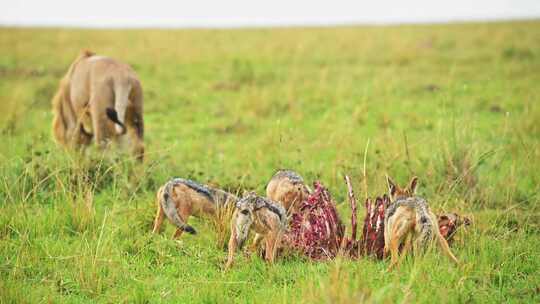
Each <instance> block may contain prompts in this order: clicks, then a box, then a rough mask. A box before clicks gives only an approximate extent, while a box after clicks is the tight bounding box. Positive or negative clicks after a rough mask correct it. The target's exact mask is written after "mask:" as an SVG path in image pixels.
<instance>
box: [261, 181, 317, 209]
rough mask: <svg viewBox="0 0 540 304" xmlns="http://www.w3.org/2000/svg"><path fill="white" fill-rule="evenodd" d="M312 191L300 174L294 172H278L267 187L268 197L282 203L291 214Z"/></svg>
mask: <svg viewBox="0 0 540 304" xmlns="http://www.w3.org/2000/svg"><path fill="white" fill-rule="evenodd" d="M310 192H311V191H310V190H309V188H308V187H307V186H306V184H305V183H304V179H303V178H302V176H300V174H298V173H296V172H294V171H292V170H278V171H277V172H276V173H275V174H274V176H272V179H270V181H269V182H268V185H267V186H266V197H268V198H269V199H271V200H273V201H275V202H278V203H280V204H281V205H282V206H283V207H284V208H285V210H286V211H287V212H288V213H289V214H291V213H294V211H296V209H297V208H298V207H299V205H300V204H301V203H302V202H303V201H304V200H305V199H306V198H307V197H308V196H309V193H310Z"/></svg>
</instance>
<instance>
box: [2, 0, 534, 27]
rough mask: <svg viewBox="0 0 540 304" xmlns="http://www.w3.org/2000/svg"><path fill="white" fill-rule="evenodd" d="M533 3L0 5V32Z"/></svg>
mask: <svg viewBox="0 0 540 304" xmlns="http://www.w3.org/2000/svg"><path fill="white" fill-rule="evenodd" d="M538 18H540V1H536V0H513V1H512V0H492V1H489V0H476V1H472V2H471V1H468V0H456V1H451V2H450V1H448V2H440V3H437V2H436V1H430V0H410V1H407V2H406V3H402V2H395V1H390V0H380V1H377V2H376V3H359V2H357V1H352V0H336V1H332V2H327V3H312V2H311V1H309V2H308V1H307V0H297V1H295V2H289V1H284V0H276V1H272V2H266V3H256V2H255V1H249V0H233V1H228V2H226V3H225V2H223V3H221V2H213V1H211V0H199V1H197V2H192V3H177V2H172V1H165V0H155V1H152V2H144V3H133V2H124V1H105V0H94V1H92V2H78V1H69V0H53V1H49V2H46V1H38V0H15V1H11V2H5V3H1V4H0V26H15V27H69V28H249V27H293V26H300V27H304V26H306V27H310V26H317V27H318V26H354V25H393V24H433V23H461V22H493V21H514V20H535V19H538Z"/></svg>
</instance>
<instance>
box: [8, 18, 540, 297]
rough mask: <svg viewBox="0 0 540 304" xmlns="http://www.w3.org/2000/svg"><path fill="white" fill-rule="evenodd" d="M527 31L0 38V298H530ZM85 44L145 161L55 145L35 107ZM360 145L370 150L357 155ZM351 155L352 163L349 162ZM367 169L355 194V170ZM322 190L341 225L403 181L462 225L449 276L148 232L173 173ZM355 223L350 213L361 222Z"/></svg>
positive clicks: (534, 208)
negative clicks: (231, 263) (108, 63)
mask: <svg viewBox="0 0 540 304" xmlns="http://www.w3.org/2000/svg"><path fill="white" fill-rule="evenodd" d="M539 37H540V22H537V21H530V22H514V23H488V24H483V23H478V24H456V25H432V26H399V27H343V28H313V29H250V30H248V29H246V30H175V31H172V30H130V31H119V30H64V29H41V30H37V29H11V28H0V79H1V81H0V113H1V114H0V142H1V144H0V166H1V167H0V170H1V171H0V302H1V303H12V302H22V303H24V302H26V303H40V302H52V303H60V302H68V303H71V302H75V303H78V302H91V303H93V302H106V303H117V302H129V303H134V302H135V303H145V302H150V303H155V302H165V303H170V302H177V303H229V302H237V303H252V302H254V303H270V302H277V303H298V302H306V303H310V302H329V303H358V302H359V301H371V302H385V303H394V302H413V303H414V302H451V303H453V302H481V303H482V302H483V303H495V302H532V303H538V302H540V275H539V273H540V272H539V269H540V237H538V233H539V232H540V227H539V222H540V208H539V201H540V193H539V189H540V187H539V185H540V173H539V172H540V123H539V122H540V73H539V71H540V38H539ZM83 48H89V49H92V50H94V51H96V52H98V53H100V54H107V55H110V56H113V57H116V58H120V59H122V60H123V61H126V62H128V63H129V64H131V65H132V66H133V67H134V68H135V69H136V71H137V72H138V74H139V76H140V78H141V79H142V82H143V85H144V89H145V123H146V131H147V132H146V138H145V142H146V147H147V152H148V154H147V156H148V157H147V159H146V161H145V164H144V165H142V166H138V165H134V164H133V163H132V162H131V161H128V160H121V159H122V155H121V154H119V153H113V155H111V156H107V157H105V158H103V159H102V158H100V157H99V155H97V153H95V152H94V153H90V155H89V157H88V158H87V159H80V158H78V157H77V156H76V155H75V156H74V155H69V154H66V153H65V152H63V151H61V150H60V149H59V148H57V147H56V146H55V144H54V143H53V141H52V137H51V134H50V125H51V120H52V115H51V113H50V100H51V98H52V95H53V94H54V91H55V89H56V87H57V84H58V81H59V79H60V78H61V77H62V75H63V73H64V72H65V70H66V69H67V67H68V66H69V64H70V63H71V61H72V60H73V59H74V58H75V56H76V55H77V54H78V52H79V50H80V49H83ZM368 143H369V144H368ZM366 147H367V155H365V154H364V153H365V151H366ZM364 158H366V160H367V162H366V176H367V180H366V185H367V189H366V188H365V187H364V180H363V173H364V172H363V166H364ZM284 167H287V168H292V169H295V170H297V171H298V172H300V173H301V174H302V175H303V176H304V177H305V178H306V179H307V180H308V181H313V180H316V179H320V180H321V181H322V182H323V183H324V184H325V185H326V186H328V187H329V189H330V191H331V193H332V195H333V196H334V198H335V200H336V201H337V202H338V204H339V209H340V212H341V214H342V216H343V218H344V219H346V222H348V217H349V214H350V211H349V208H348V204H346V203H345V202H346V187H345V183H344V181H343V175H344V174H349V175H351V176H352V178H353V181H354V183H355V190H356V194H357V196H358V197H360V198H363V197H364V196H365V195H366V194H367V195H369V196H374V195H378V194H381V193H383V192H384V191H385V182H384V175H385V174H387V173H388V174H389V175H391V176H393V177H394V178H395V179H396V180H397V181H399V182H401V183H404V182H405V181H406V180H408V178H409V177H410V176H411V175H412V174H416V175H418V176H419V177H420V189H419V191H420V193H421V194H422V195H423V196H425V197H426V198H427V199H428V200H429V202H430V204H431V206H432V209H434V211H436V212H442V211H456V212H459V213H462V214H465V215H468V216H470V217H472V218H473V220H474V225H473V226H472V227H470V228H468V229H467V230H462V231H460V233H459V235H458V239H457V241H456V242H455V243H454V245H453V251H454V252H455V254H456V255H457V256H458V257H459V259H460V260H461V261H462V263H463V265H462V266H461V267H459V268H458V267H454V266H452V264H451V263H450V262H449V261H448V260H447V259H445V258H443V256H442V255H441V254H440V253H439V252H437V251H435V252H432V253H428V254H427V255H426V256H425V257H424V258H421V259H420V258H418V259H412V258H411V259H408V260H406V261H405V263H404V264H403V265H402V267H401V268H400V269H399V270H397V271H394V272H391V273H388V272H386V268H387V266H388V262H386V261H383V262H381V261H374V260H370V259H362V260H359V261H346V260H336V261H331V262H326V263H314V262H309V261H306V260H303V259H301V258H298V257H287V258H285V259H281V260H279V261H278V262H277V264H275V265H272V266H271V265H267V264H266V263H264V262H263V261H262V260H261V259H259V258H253V259H249V258H246V257H244V256H243V255H242V254H239V255H238V263H237V264H236V265H235V267H234V268H233V269H232V270H231V271H229V272H224V271H223V270H222V268H223V264H224V260H225V258H226V252H225V250H224V249H223V246H222V245H219V244H218V242H217V234H216V232H215V231H213V229H212V227H213V226H212V223H211V221H204V220H196V219H193V220H191V221H190V222H191V223H192V224H193V225H194V226H195V227H196V228H197V229H198V230H199V232H200V233H199V235H197V236H190V235H185V236H183V237H182V239H181V240H180V241H174V240H172V239H171V235H172V233H173V229H172V227H171V225H169V224H167V225H166V226H167V229H166V231H165V233H164V234H162V235H161V236H153V235H151V234H150V230H151V227H152V221H153V216H154V212H155V210H154V208H155V207H154V196H155V191H156V190H157V188H158V187H159V186H160V185H161V184H163V183H164V182H166V181H167V180H168V179H169V178H170V177H173V176H179V177H188V178H193V179H196V180H198V181H200V182H204V183H210V184H214V185H217V186H220V187H223V188H225V189H229V190H243V189H250V190H256V191H257V192H259V193H260V194H263V193H264V187H265V185H266V182H267V181H268V179H269V178H270V177H271V175H272V174H273V173H274V171H275V170H276V169H278V168H284ZM360 209H362V208H360Z"/></svg>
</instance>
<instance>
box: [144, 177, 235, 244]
mask: <svg viewBox="0 0 540 304" xmlns="http://www.w3.org/2000/svg"><path fill="white" fill-rule="evenodd" d="M237 201H238V198H237V197H236V196H235V195H233V194H231V193H228V192H226V191H223V190H220V189H214V188H211V187H208V186H205V185H202V184H199V183H196V182H194V181H192V180H188V179H182V178H176V179H173V180H171V181H169V182H167V183H166V184H165V185H164V186H162V187H161V188H160V189H159V190H158V192H157V197H156V202H157V212H156V218H155V220H154V229H153V230H152V232H153V233H159V232H160V230H161V225H162V223H163V220H164V219H165V217H167V218H168V219H169V221H170V222H171V223H172V224H173V225H175V226H176V232H175V233H174V235H173V238H178V237H180V236H181V235H182V233H183V232H184V231H186V232H188V233H191V234H195V233H196V231H195V229H194V228H193V227H191V226H189V225H188V224H187V223H188V220H189V217H190V216H192V215H193V216H196V217H211V216H214V215H215V213H216V210H217V208H220V207H226V206H227V205H230V204H235V203H236V202H237Z"/></svg>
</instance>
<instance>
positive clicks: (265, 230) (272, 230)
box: [226, 193, 287, 268]
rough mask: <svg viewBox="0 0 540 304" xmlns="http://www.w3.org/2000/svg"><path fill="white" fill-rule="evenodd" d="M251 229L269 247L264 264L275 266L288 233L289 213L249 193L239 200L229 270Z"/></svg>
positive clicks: (233, 220) (234, 219) (231, 243)
mask: <svg viewBox="0 0 540 304" xmlns="http://www.w3.org/2000/svg"><path fill="white" fill-rule="evenodd" d="M251 229H253V230H254V231H255V232H256V233H257V234H258V235H260V236H262V239H263V240H264V241H265V245H266V248H265V260H266V261H268V262H270V263H273V262H274V259H275V256H276V250H277V248H278V247H279V246H280V243H281V239H282V237H283V234H284V233H285V231H286V229H287V212H286V211H285V209H284V208H283V207H282V206H281V205H280V204H278V203H276V202H274V201H271V200H269V199H267V198H264V197H261V196H258V195H256V194H255V193H249V194H247V195H246V196H245V197H243V198H242V199H241V200H239V201H238V202H237V203H236V208H235V211H234V214H233V218H232V221H231V238H230V239H229V255H228V258H227V264H226V268H230V267H231V265H232V263H233V259H234V253H235V251H236V249H237V248H242V245H243V244H244V242H245V241H246V239H247V238H248V236H249V231H250V230H251Z"/></svg>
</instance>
